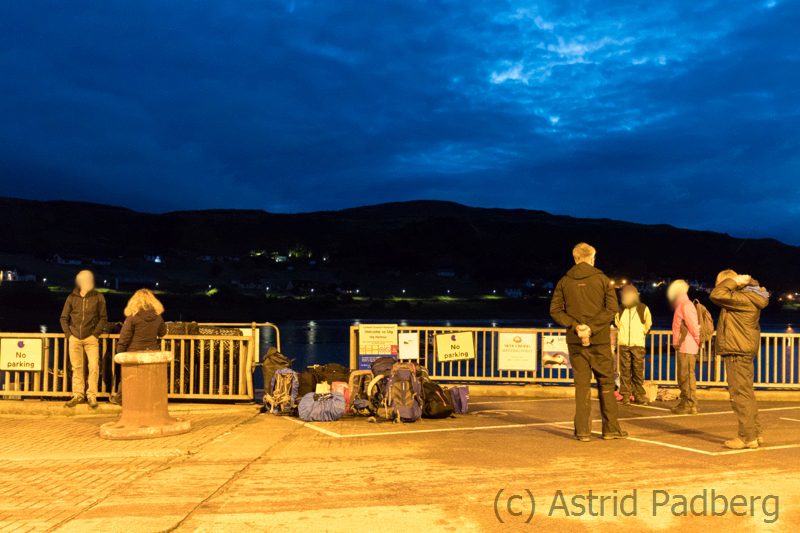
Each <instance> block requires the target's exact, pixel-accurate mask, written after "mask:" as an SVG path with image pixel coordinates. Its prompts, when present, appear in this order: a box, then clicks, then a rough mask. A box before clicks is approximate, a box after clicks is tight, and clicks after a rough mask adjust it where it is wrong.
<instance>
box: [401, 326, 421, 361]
mask: <svg viewBox="0 0 800 533" xmlns="http://www.w3.org/2000/svg"><path fill="white" fill-rule="evenodd" d="M397 342H398V345H399V347H400V352H399V355H398V358H399V359H404V360H405V359H419V333H416V332H404V333H400V334H399V335H398V336H397Z"/></svg>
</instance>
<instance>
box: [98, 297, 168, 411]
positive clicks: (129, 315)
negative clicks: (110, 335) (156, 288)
mask: <svg viewBox="0 0 800 533" xmlns="http://www.w3.org/2000/svg"><path fill="white" fill-rule="evenodd" d="M162 314H164V306H163V305H162V304H161V302H159V301H158V298H156V297H155V295H154V294H153V293H152V292H151V291H149V290H147V289H139V290H138V291H136V292H135V293H134V295H133V296H131V299H130V300H128V305H127V306H126V307H125V323H124V324H122V330H121V331H120V332H119V340H118V341H117V353H123V352H145V351H155V350H159V349H160V348H161V346H160V344H159V342H158V339H159V337H163V336H164V335H166V333H167V325H166V324H165V323H164V319H163V318H162V317H161V315H162ZM109 401H110V402H111V403H115V404H120V403H122V391H121V390H120V391H119V392H118V393H117V394H115V395H113V396H112V397H111V398H110V399H109Z"/></svg>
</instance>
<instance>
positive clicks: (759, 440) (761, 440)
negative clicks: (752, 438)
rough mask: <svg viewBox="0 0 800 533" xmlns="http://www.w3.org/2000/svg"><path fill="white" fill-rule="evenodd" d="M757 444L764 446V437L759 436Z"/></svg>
mask: <svg viewBox="0 0 800 533" xmlns="http://www.w3.org/2000/svg"><path fill="white" fill-rule="evenodd" d="M756 442H758V445H759V446H763V445H764V437H762V436H761V435H759V436H758V438H756Z"/></svg>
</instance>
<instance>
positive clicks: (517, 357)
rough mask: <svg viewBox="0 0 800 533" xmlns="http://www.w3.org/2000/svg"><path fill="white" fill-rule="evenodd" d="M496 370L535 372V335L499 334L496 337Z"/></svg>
mask: <svg viewBox="0 0 800 533" xmlns="http://www.w3.org/2000/svg"><path fill="white" fill-rule="evenodd" d="M497 369H498V370H521V371H525V372H535V371H536V334H534V333H499V334H498V335H497Z"/></svg>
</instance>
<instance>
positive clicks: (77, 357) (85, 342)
mask: <svg viewBox="0 0 800 533" xmlns="http://www.w3.org/2000/svg"><path fill="white" fill-rule="evenodd" d="M107 323H108V313H107V312H106V299H105V298H104V297H103V295H102V294H100V293H99V292H97V291H96V290H95V288H94V274H92V273H91V272H90V271H89V270H82V271H80V272H78V275H77V276H76V277H75V289H74V290H73V291H72V293H70V295H69V296H67V301H66V302H64V309H63V310H62V311H61V329H62V330H63V331H64V335H66V337H67V346H68V349H69V364H70V367H71V368H72V399H71V400H69V401H68V402H67V403H66V406H67V407H75V406H76V405H78V404H79V403H81V402H83V401H84V400H86V401H88V402H89V406H90V407H92V408H95V407H97V379H98V376H99V358H100V335H101V334H102V333H103V330H105V328H106V324H107ZM84 354H85V356H84ZM84 359H85V360H88V362H89V383H88V384H86V383H85V382H84V379H83V362H84Z"/></svg>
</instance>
